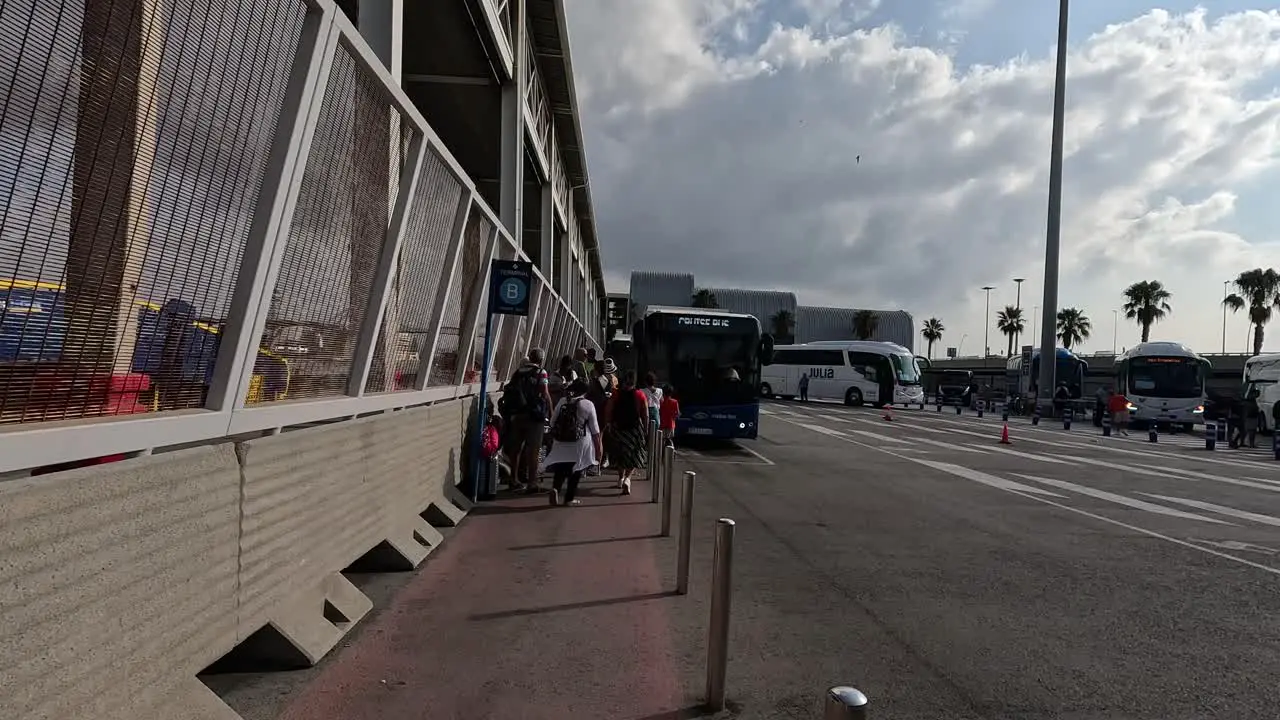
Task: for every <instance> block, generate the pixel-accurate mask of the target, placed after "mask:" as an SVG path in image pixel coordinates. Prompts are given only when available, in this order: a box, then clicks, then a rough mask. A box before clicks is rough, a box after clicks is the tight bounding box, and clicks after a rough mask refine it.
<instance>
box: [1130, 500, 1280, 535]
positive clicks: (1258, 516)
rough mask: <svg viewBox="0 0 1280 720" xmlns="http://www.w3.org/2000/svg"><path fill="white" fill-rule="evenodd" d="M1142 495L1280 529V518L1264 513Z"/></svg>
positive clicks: (1195, 501) (1199, 501)
mask: <svg viewBox="0 0 1280 720" xmlns="http://www.w3.org/2000/svg"><path fill="white" fill-rule="evenodd" d="M1140 494H1141V495H1146V496H1147V497H1153V498H1158V499H1160V500H1165V501H1168V502H1171V503H1178V504H1179V505H1186V506H1187V507H1193V508H1196V509H1197V510H1207V511H1209V512H1216V513H1218V514H1219V515H1226V516H1227V517H1234V518H1240V519H1241V520H1252V521H1253V522H1256V523H1262V524H1263V525H1272V526H1275V527H1280V518H1277V517H1271V516H1270V515H1263V514H1262V513H1256V512H1249V511H1248V510H1237V509H1235V508H1233V507H1227V506H1226V505H1217V504H1214V503H1211V502H1205V501H1203V500H1191V499H1189V498H1180V497H1173V496H1172V495H1156V494H1155V493H1147V492H1144V493H1140Z"/></svg>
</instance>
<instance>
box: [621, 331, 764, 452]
mask: <svg viewBox="0 0 1280 720" xmlns="http://www.w3.org/2000/svg"><path fill="white" fill-rule="evenodd" d="M631 337H632V342H633V350H634V352H635V358H636V370H637V371H638V372H639V375H640V377H641V379H643V378H644V375H645V373H649V372H652V373H653V374H654V375H656V376H657V377H658V381H659V382H660V383H670V384H671V385H672V386H674V387H675V389H676V396H677V397H678V398H680V415H681V417H680V419H679V420H678V421H677V422H676V435H677V436H685V435H691V436H700V437H710V438H721V439H731V438H747V439H753V438H755V437H756V435H757V434H758V432H759V425H760V393H759V387H760V367H761V365H762V364H764V363H768V362H769V360H770V357H771V355H772V352H773V338H772V336H770V335H767V334H764V333H762V332H761V331H760V321H759V320H757V319H756V318H754V317H752V316H751V315H744V314H741V313H732V312H725V311H723V310H713V309H704V308H684V307H658V306H650V307H649V308H647V309H646V310H645V314H644V317H642V318H641V319H640V320H638V321H637V322H636V324H635V326H634V328H633V331H632V333H631Z"/></svg>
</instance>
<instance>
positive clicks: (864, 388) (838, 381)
mask: <svg viewBox="0 0 1280 720" xmlns="http://www.w3.org/2000/svg"><path fill="white" fill-rule="evenodd" d="M802 375H808V376H809V397H810V398H811V399H815V400H819V399H825V400H841V401H843V402H844V403H845V404H846V405H862V404H864V403H866V404H870V405H874V406H876V407H881V406H883V405H886V404H888V403H895V404H899V405H916V404H919V403H922V402H924V385H923V384H922V381H921V373H920V364H919V362H918V361H917V359H916V357H915V355H913V354H912V353H911V351H910V350H908V349H906V348H905V347H902V346H901V345H896V344H894V343H888V342H875V341H871V340H822V341H818V342H811V343H807V344H804V345H778V346H777V347H775V348H774V350H773V362H771V363H770V364H769V365H766V366H765V367H764V368H763V370H762V371H761V373H760V394H761V395H764V396H781V397H783V398H786V399H788V400H789V399H791V398H794V397H795V396H797V395H799V394H800V377H801V376H802Z"/></svg>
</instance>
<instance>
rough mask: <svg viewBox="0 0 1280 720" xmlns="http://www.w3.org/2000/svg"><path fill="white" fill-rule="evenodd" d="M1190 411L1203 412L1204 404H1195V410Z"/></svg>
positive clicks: (1198, 413)
mask: <svg viewBox="0 0 1280 720" xmlns="http://www.w3.org/2000/svg"><path fill="white" fill-rule="evenodd" d="M1191 412H1193V413H1195V414H1196V415H1200V414H1203V413H1204V406H1203V405H1197V406H1196V409H1195V410H1192V411H1191Z"/></svg>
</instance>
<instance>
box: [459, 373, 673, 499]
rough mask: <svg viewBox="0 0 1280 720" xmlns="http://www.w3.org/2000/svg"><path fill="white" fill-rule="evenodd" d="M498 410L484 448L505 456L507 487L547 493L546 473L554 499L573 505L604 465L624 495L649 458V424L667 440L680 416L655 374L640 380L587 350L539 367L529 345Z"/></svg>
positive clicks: (527, 492)
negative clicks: (614, 475)
mask: <svg viewBox="0 0 1280 720" xmlns="http://www.w3.org/2000/svg"><path fill="white" fill-rule="evenodd" d="M497 410H498V413H497V415H498V416H500V417H495V418H494V419H493V420H492V422H491V423H490V424H489V427H487V428H486V430H485V436H484V438H483V444H484V448H485V451H486V453H496V452H498V450H497V449H495V448H497V447H500V448H501V450H502V451H503V452H504V453H505V455H506V459H507V461H508V463H509V465H510V468H511V473H510V486H511V489H512V490H513V491H515V492H520V493H524V494H536V493H541V492H545V490H544V488H542V486H541V482H540V480H541V475H542V473H543V472H544V471H545V472H547V473H550V474H551V476H552V485H551V492H552V493H553V498H557V499H559V500H560V502H561V504H564V505H577V504H579V500H578V499H577V494H578V485H579V483H580V482H581V480H582V478H583V477H584V476H586V475H599V474H600V473H601V472H602V471H603V470H604V469H606V468H609V469H612V470H614V471H615V472H616V473H617V484H616V487H617V489H618V490H620V491H621V494H623V495H629V494H630V493H631V481H632V477H633V475H634V473H635V471H636V470H643V469H646V468H647V467H648V465H649V462H650V458H648V457H647V455H648V444H649V432H650V428H651V427H652V424H653V423H657V424H658V427H659V430H660V431H661V432H662V434H663V436H664V438H665V440H666V442H667V443H670V442H671V438H672V436H673V435H674V431H675V423H676V420H677V419H678V417H679V414H680V410H679V401H678V400H677V399H676V397H675V390H674V388H672V387H671V386H670V385H667V386H665V387H659V386H658V381H657V378H656V377H655V376H654V375H653V373H649V374H647V375H646V376H645V378H644V380H643V382H642V383H638V382H637V378H636V374H635V372H634V371H627V372H625V373H622V374H621V375H619V372H618V367H617V364H616V363H615V362H614V360H613V359H612V358H608V357H606V358H604V360H603V361H602V362H597V361H596V358H595V351H594V350H592V349H587V348H579V349H578V350H577V351H575V352H574V354H573V355H566V356H564V357H562V358H561V359H560V360H559V362H558V363H557V365H556V369H555V370H554V371H553V372H549V371H548V370H547V369H546V367H545V356H544V354H543V351H542V350H541V349H536V348H535V349H533V350H531V351H530V352H529V356H528V357H527V358H525V361H524V362H523V363H521V365H520V367H519V368H517V369H516V371H515V372H514V373H513V374H512V376H511V378H510V379H509V380H508V381H507V382H506V383H505V385H504V386H503V393H502V396H501V400H500V401H499V402H498V407H497ZM490 428H492V433H491V432H490ZM499 435H500V436H501V437H500V439H498V437H499Z"/></svg>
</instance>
